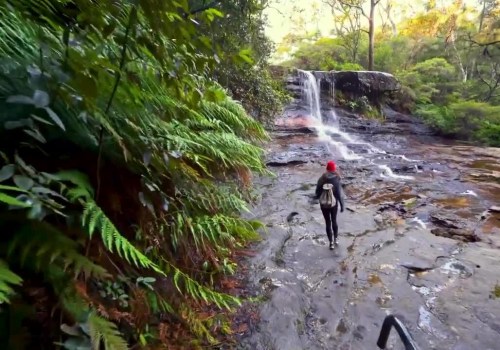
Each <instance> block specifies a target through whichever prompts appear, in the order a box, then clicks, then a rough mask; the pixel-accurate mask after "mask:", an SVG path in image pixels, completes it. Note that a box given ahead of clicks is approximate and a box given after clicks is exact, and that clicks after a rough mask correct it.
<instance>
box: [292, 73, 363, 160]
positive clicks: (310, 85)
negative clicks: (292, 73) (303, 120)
mask: <svg viewBox="0 0 500 350" xmlns="http://www.w3.org/2000/svg"><path fill="white" fill-rule="evenodd" d="M299 74H300V75H301V76H302V79H301V82H302V87H303V91H304V94H303V95H304V96H305V102H306V104H307V105H308V106H309V108H310V110H311V116H312V117H313V118H314V122H315V125H313V126H314V127H315V128H316V129H317V130H318V137H319V138H320V140H321V141H324V142H325V143H326V144H327V146H328V145H332V146H334V147H335V149H336V150H337V151H338V152H339V153H340V155H341V156H342V158H343V159H346V160H356V159H362V157H360V156H359V155H357V154H356V153H354V152H353V151H351V150H350V149H349V148H347V146H346V145H345V144H343V143H342V142H339V141H336V140H334V139H333V138H332V137H331V135H332V134H334V135H339V136H340V137H342V138H344V139H345V140H347V141H348V142H352V138H351V137H350V135H348V134H347V133H344V132H342V131H340V130H339V128H338V127H336V126H332V125H325V124H324V121H323V115H322V114H321V100H320V88H321V85H320V84H321V81H316V78H315V77H314V75H313V74H312V73H311V72H309V71H304V70H299ZM331 113H332V117H333V118H332V119H334V120H338V118H337V115H336V114H335V112H334V111H333V110H332V111H331ZM328 150H329V151H330V152H331V150H330V148H329V147H328Z"/></svg>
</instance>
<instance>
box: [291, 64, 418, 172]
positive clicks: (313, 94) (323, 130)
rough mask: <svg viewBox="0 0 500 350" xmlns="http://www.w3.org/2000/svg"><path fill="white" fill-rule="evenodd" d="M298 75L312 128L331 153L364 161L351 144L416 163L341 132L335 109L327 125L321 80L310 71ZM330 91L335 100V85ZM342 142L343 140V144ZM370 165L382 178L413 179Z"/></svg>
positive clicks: (300, 71)
mask: <svg viewBox="0 0 500 350" xmlns="http://www.w3.org/2000/svg"><path fill="white" fill-rule="evenodd" d="M298 73H299V76H300V78H301V84H302V90H303V98H304V103H305V104H306V105H307V106H308V107H309V109H310V113H311V116H312V117H313V119H314V125H312V126H313V127H314V128H316V130H317V132H318V137H319V139H320V140H321V141H323V142H325V144H326V145H327V148H328V151H329V152H330V153H332V150H331V148H330V146H333V147H334V148H335V150H336V151H337V152H338V153H339V155H340V156H341V157H342V158H343V159H345V160H364V159H365V158H364V157H363V156H361V155H359V154H357V153H355V152H353V151H352V150H350V149H349V148H348V144H351V145H358V146H363V147H365V149H366V152H367V153H371V154H383V155H387V156H390V157H397V158H400V159H402V160H405V161H408V162H414V160H411V159H408V158H406V157H405V156H404V155H391V154H387V152H385V151H383V150H381V149H379V148H377V147H375V146H373V145H372V144H370V143H368V142H364V141H361V140H358V139H357V138H355V137H353V136H352V135H349V134H348V133H346V132H343V131H341V130H340V127H339V123H338V116H337V114H336V113H335V110H333V109H331V110H329V113H330V114H331V115H330V118H328V119H329V121H330V120H331V122H329V123H328V124H325V122H326V120H324V118H323V115H322V112H321V99H320V91H321V79H318V80H317V79H316V77H315V76H314V74H313V73H312V72H309V71H305V70H298ZM330 89H331V91H330V93H331V96H332V98H334V97H335V91H334V85H333V84H330ZM332 122H333V123H332ZM340 140H342V141H343V142H342V141H340ZM369 163H370V164H373V165H375V166H377V167H378V168H379V169H380V170H381V171H382V173H381V174H380V176H381V177H386V178H392V179H399V180H411V179H413V177H412V176H403V175H397V174H394V172H393V171H392V170H391V168H389V166H388V165H385V164H375V163H373V161H372V160H370V161H369Z"/></svg>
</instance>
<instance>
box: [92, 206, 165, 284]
mask: <svg viewBox="0 0 500 350" xmlns="http://www.w3.org/2000/svg"><path fill="white" fill-rule="evenodd" d="M82 225H83V227H84V228H86V229H87V232H88V234H89V236H90V237H91V236H92V234H93V233H94V231H95V230H96V229H97V230H99V231H100V233H101V239H102V242H103V243H104V246H105V247H106V248H107V249H108V250H109V251H110V252H116V253H117V254H118V255H119V256H121V257H123V258H124V259H125V260H126V261H128V262H129V263H130V264H133V265H135V266H137V267H140V268H149V269H152V270H154V271H155V272H157V273H159V274H162V275H165V273H164V272H163V271H162V270H161V269H160V268H159V267H158V265H157V264H155V263H154V262H153V261H151V260H150V259H149V258H148V257H147V256H145V255H144V254H142V253H141V252H140V251H139V250H138V249H137V248H136V247H135V246H134V245H133V244H132V243H130V242H129V241H128V240H127V239H126V238H125V237H123V236H122V235H121V234H120V232H119V231H118V229H117V228H116V227H115V225H114V224H113V223H112V222H111V220H110V219H109V218H108V217H107V216H106V215H105V214H104V212H103V211H102V209H101V208H99V206H98V205H97V204H96V203H95V202H94V201H89V202H87V203H86V204H85V208H84V212H83V215H82Z"/></svg>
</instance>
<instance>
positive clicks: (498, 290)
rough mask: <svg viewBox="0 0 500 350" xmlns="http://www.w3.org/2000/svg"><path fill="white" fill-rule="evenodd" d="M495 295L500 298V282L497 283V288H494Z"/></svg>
mask: <svg viewBox="0 0 500 350" xmlns="http://www.w3.org/2000/svg"><path fill="white" fill-rule="evenodd" d="M493 296H494V297H495V298H500V284H498V283H497V284H495V288H493Z"/></svg>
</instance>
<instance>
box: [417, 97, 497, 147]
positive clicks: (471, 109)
mask: <svg viewBox="0 0 500 350" xmlns="http://www.w3.org/2000/svg"><path fill="white" fill-rule="evenodd" d="M417 113H418V114H419V115H420V116H422V117H423V118H424V120H425V121H426V122H427V123H428V124H430V125H431V126H433V127H434V128H436V129H437V130H439V131H440V132H441V133H442V134H444V135H448V136H455V137H459V138H462V139H475V140H479V141H482V142H484V143H486V144H490V145H492V146H498V145H500V139H499V135H500V134H499V133H498V130H499V126H500V106H491V105H489V104H487V103H484V102H475V101H463V102H456V103H452V104H450V105H449V106H447V107H445V106H435V105H422V106H420V107H419V108H418V109H417Z"/></svg>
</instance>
